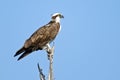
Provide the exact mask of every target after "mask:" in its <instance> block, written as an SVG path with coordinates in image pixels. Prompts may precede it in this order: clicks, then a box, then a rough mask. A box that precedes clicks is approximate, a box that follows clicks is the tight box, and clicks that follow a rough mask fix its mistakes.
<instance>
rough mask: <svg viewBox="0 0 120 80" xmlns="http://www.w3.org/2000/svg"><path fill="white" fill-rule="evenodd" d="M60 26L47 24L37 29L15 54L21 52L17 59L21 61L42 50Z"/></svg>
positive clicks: (52, 38)
mask: <svg viewBox="0 0 120 80" xmlns="http://www.w3.org/2000/svg"><path fill="white" fill-rule="evenodd" d="M59 28H60V24H59V23H54V22H49V23H48V24H47V25H45V26H43V27H41V28H39V29H38V30H37V31H36V32H34V33H33V34H32V35H31V37H30V38H29V39H27V40H26V42H25V44H24V46H23V47H22V48H21V49H20V50H18V51H17V52H16V54H15V55H14V56H17V55H19V54H21V53H22V52H23V54H22V55H21V56H20V57H19V58H18V60H19V59H21V58H23V57H25V56H26V55H28V54H30V53H31V52H33V51H35V50H39V49H42V48H43V47H44V46H45V45H46V44H47V43H50V42H52V41H53V40H54V39H55V37H56V35H57V34H58V32H59Z"/></svg>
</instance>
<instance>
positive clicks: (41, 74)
mask: <svg viewBox="0 0 120 80" xmlns="http://www.w3.org/2000/svg"><path fill="white" fill-rule="evenodd" d="M37 65H38V71H39V75H40V80H45V75H44V74H43V72H42V69H41V68H40V66H39V63H38V64H37Z"/></svg>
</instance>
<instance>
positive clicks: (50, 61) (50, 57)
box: [47, 45, 54, 80]
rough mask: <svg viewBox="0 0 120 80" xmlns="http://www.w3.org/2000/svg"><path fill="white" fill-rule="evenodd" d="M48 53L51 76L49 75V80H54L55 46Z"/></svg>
mask: <svg viewBox="0 0 120 80" xmlns="http://www.w3.org/2000/svg"><path fill="white" fill-rule="evenodd" d="M47 53H48V60H49V74H48V80H53V78H54V77H53V54H54V45H53V46H52V48H51V49H50V51H49V52H47Z"/></svg>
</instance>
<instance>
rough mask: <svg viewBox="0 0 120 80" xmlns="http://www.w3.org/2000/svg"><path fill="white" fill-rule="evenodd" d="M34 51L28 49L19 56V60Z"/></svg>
mask: <svg viewBox="0 0 120 80" xmlns="http://www.w3.org/2000/svg"><path fill="white" fill-rule="evenodd" d="M31 52H32V51H31V50H26V51H25V52H24V53H23V54H22V55H21V56H20V57H19V58H18V60H20V59H22V58H24V57H25V56H27V55H28V54H30V53H31Z"/></svg>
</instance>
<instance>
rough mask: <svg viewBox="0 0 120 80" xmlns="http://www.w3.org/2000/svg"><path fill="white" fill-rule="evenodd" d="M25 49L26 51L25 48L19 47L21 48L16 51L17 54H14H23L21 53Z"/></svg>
mask: <svg viewBox="0 0 120 80" xmlns="http://www.w3.org/2000/svg"><path fill="white" fill-rule="evenodd" d="M24 51H25V48H24V47H22V48H21V49H19V50H18V51H17V52H16V54H15V55H14V57H15V56H18V55H19V54H21V53H22V52H24Z"/></svg>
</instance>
